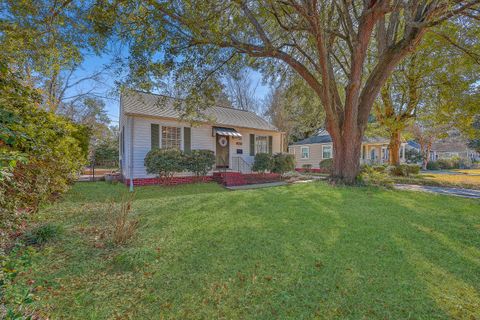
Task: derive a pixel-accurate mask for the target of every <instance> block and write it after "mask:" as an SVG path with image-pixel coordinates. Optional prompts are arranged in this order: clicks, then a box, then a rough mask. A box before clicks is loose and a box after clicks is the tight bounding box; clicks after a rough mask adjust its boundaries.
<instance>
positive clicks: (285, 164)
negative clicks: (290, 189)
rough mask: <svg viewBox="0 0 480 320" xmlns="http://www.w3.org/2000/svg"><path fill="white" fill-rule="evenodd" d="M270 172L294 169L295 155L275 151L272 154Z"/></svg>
mask: <svg viewBox="0 0 480 320" xmlns="http://www.w3.org/2000/svg"><path fill="white" fill-rule="evenodd" d="M272 161H273V165H272V172H275V173H280V174H284V173H285V172H288V171H293V170H294V169H295V157H294V156H293V155H291V154H288V153H277V154H275V155H274V156H273V160H272Z"/></svg>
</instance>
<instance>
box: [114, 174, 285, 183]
mask: <svg viewBox="0 0 480 320" xmlns="http://www.w3.org/2000/svg"><path fill="white" fill-rule="evenodd" d="M280 180H281V175H280V174H278V173H263V174H262V173H247V174H242V173H239V172H227V173H223V172H214V174H213V175H212V176H201V177H196V176H187V177H173V178H171V179H167V180H165V179H160V178H135V179H133V185H134V186H150V185H165V186H172V185H180V184H189V183H197V182H212V181H216V182H218V183H220V184H222V185H225V186H240V185H246V184H257V183H267V182H277V181H280ZM123 184H124V185H126V186H129V185H130V179H125V178H124V179H123Z"/></svg>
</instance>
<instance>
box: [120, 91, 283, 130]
mask: <svg viewBox="0 0 480 320" xmlns="http://www.w3.org/2000/svg"><path fill="white" fill-rule="evenodd" d="M174 101H175V99H174V98H171V97H166V96H162V95H157V94H151V93H145V92H140V91H133V90H130V91H127V92H125V93H123V94H122V97H121V103H122V106H123V112H124V113H125V114H134V115H145V116H154V117H165V118H174V119H179V118H180V117H181V114H180V112H179V111H178V110H177V109H175V108H174V104H173V102H174ZM203 112H204V114H205V116H206V117H208V119H212V121H211V122H212V123H214V124H221V125H223V126H233V127H243V128H252V129H259V130H268V131H278V129H277V128H275V127H274V126H273V125H271V124H270V123H268V122H267V121H266V120H265V119H262V118H261V117H259V116H258V115H256V114H255V113H253V112H249V111H243V110H238V109H233V108H228V107H219V106H213V107H210V108H208V109H206V110H205V111H203Z"/></svg>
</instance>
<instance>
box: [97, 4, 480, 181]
mask: <svg viewBox="0 0 480 320" xmlns="http://www.w3.org/2000/svg"><path fill="white" fill-rule="evenodd" d="M479 3H480V0H465V1H459V0H441V1H440V0H363V1H338V0H330V1H316V0H305V1H299V0H281V1H274V0H257V1H253V0H251V1H242V0H237V1H214V0H202V1H200V0H176V1H156V0H143V1H127V0H118V1H117V2H114V3H110V2H109V3H108V4H105V7H104V8H103V9H101V10H100V11H99V13H98V15H99V16H102V17H105V16H106V17H108V19H106V22H104V23H103V24H102V27H103V28H104V29H105V30H107V32H111V30H113V29H114V28H115V27H117V26H120V27H119V33H118V34H120V35H124V39H126V40H127V41H128V43H129V45H130V48H131V54H132V55H131V58H130V60H129V66H130V68H131V70H132V74H136V75H137V76H139V77H140V78H142V79H143V80H148V79H149V78H150V77H151V76H152V75H159V74H161V73H167V72H169V71H173V72H175V74H176V82H177V83H178V85H179V86H182V87H183V88H184V89H185V98H186V100H185V101H186V103H187V104H188V103H189V102H194V101H195V102H196V103H197V105H198V103H199V101H201V100H202V98H203V97H208V94H206V93H208V92H211V91H212V90H214V87H212V86H210V84H209V83H210V82H209V81H208V79H210V78H213V77H215V74H217V73H222V72H226V69H228V68H229V67H231V66H232V65H238V64H242V65H249V66H253V67H256V68H258V69H260V70H261V71H262V72H264V73H270V74H272V75H275V74H276V73H278V72H279V71H281V70H282V71H283V70H285V67H286V66H287V67H288V70H289V71H290V72H295V73H297V74H298V75H299V76H300V77H302V78H303V80H304V81H305V82H306V84H308V86H309V87H310V89H311V90H312V91H313V92H315V94H316V95H317V96H318V98H319V99H320V101H321V105H322V107H323V109H324V110H325V114H326V128H327V130H328V132H329V133H330V135H331V137H332V140H333V148H334V166H333V170H332V175H333V178H335V179H336V180H340V181H343V182H345V183H353V182H354V180H355V177H356V176H357V174H358V172H359V167H360V166H359V158H360V148H361V141H362V137H363V135H364V131H365V128H366V125H367V120H368V118H369V115H370V111H371V109H372V106H373V103H374V101H375V99H376V98H377V96H378V94H379V92H380V90H381V88H382V87H383V85H384V84H385V81H386V80H387V79H388V77H389V76H390V74H391V72H392V71H393V70H394V68H395V67H396V66H397V65H398V64H399V63H400V62H401V61H402V60H403V59H404V58H405V57H406V56H407V55H408V54H409V53H411V52H413V51H415V49H416V47H417V46H418V44H419V43H420V41H421V39H422V37H423V36H424V34H425V32H426V31H427V30H428V29H429V28H431V27H433V26H435V25H438V24H441V23H442V22H444V21H446V20H448V19H451V18H453V17H456V16H458V15H462V18H465V19H466V18H467V17H468V18H472V19H474V20H475V19H478V18H479V15H478V9H479ZM112 10H113V11H114V12H115V13H114V14H112V13H111V12H112ZM117 21H118V22H119V23H118V24H117V23H116V22H117ZM375 39H378V40H377V41H374V40H375ZM367 62H368V64H367ZM204 100H208V99H204ZM204 105H205V106H208V103H207V102H205V103H204Z"/></svg>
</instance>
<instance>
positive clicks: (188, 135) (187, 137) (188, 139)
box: [183, 127, 192, 152]
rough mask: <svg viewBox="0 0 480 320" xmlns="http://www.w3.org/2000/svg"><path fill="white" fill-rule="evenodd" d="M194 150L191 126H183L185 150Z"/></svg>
mask: <svg viewBox="0 0 480 320" xmlns="http://www.w3.org/2000/svg"><path fill="white" fill-rule="evenodd" d="M191 150H192V130H191V128H188V127H184V128H183V151H184V152H190V151H191Z"/></svg>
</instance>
